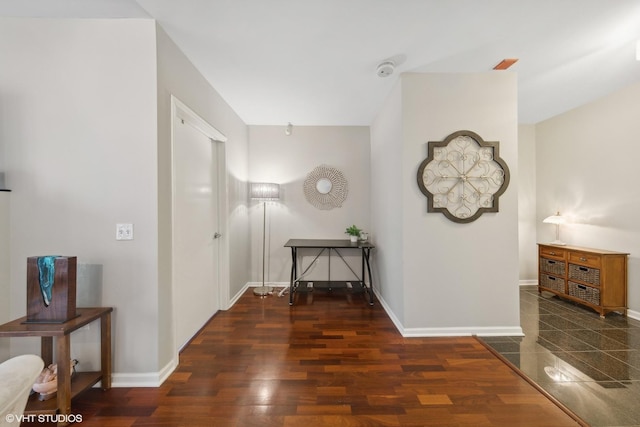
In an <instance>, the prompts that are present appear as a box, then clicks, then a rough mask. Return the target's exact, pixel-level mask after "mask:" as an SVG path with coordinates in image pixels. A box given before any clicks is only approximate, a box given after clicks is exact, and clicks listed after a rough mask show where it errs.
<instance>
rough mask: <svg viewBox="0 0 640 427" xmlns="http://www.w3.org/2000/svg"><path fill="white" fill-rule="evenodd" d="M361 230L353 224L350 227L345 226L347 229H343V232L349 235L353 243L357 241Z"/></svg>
mask: <svg viewBox="0 0 640 427" xmlns="http://www.w3.org/2000/svg"><path fill="white" fill-rule="evenodd" d="M361 232H362V230H361V229H360V228H358V227H356V226H355V225H352V226H351V227H347V229H346V230H345V233H347V234H348V235H349V237H350V238H351V241H352V242H354V243H355V242H357V241H358V238H359V237H360V233H361Z"/></svg>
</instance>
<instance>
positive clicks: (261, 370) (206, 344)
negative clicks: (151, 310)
mask: <svg viewBox="0 0 640 427" xmlns="http://www.w3.org/2000/svg"><path fill="white" fill-rule="evenodd" d="M72 413H74V414H81V415H82V426H83V427H90V426H100V427H105V426H107V427H108V426H118V427H130V426H190V427H192V426H206V427H209V426H212V425H213V426H216V427H221V426H234V427H236V426H243V427H244V426H261V427H268V426H279V427H300V426H305V427H326V426H350V427H355V426H416V427H417V426H470V427H471V426H472V427H477V426H505V427H507V426H508V427H513V426H530V427H543V426H548V427H560V426H576V425H578V424H577V423H576V421H575V420H574V419H573V418H571V417H570V416H569V415H568V414H567V413H565V412H563V410H561V409H560V408H559V407H558V406H557V405H555V404H554V403H552V402H551V401H550V400H549V399H548V398H547V397H546V396H544V395H543V394H542V393H540V392H539V391H538V390H537V389H536V388H535V387H533V386H532V385H531V384H529V383H528V382H527V381H525V380H524V379H523V378H521V377H520V376H519V375H518V374H517V373H515V372H514V371H513V370H512V369H511V368H509V367H508V366H507V365H506V364H505V363H503V362H502V361H501V360H499V359H498V358H497V357H496V356H495V355H493V354H492V353H491V352H490V351H489V350H488V349H487V348H486V347H485V346H484V345H483V344H482V343H480V342H479V341H478V340H477V339H476V338H474V337H446V338H404V337H402V336H401V335H400V333H399V332H398V331H397V329H396V328H395V326H394V325H393V323H392V322H391V320H390V319H389V317H388V316H387V314H386V312H385V311H384V309H383V308H382V307H381V305H380V303H379V302H377V301H376V303H375V304H374V305H373V306H369V304H368V303H367V301H366V299H365V298H364V296H363V295H362V294H352V293H348V292H347V291H338V290H337V291H335V292H333V294H327V293H321V292H316V291H314V292H309V293H301V294H297V295H296V304H295V305H294V306H292V307H290V306H289V305H288V298H286V297H285V298H278V297H275V296H269V297H266V298H259V297H256V296H254V295H253V294H252V292H251V290H248V291H247V292H246V293H245V294H244V295H243V296H242V297H241V298H240V300H239V301H238V302H237V303H236V304H235V305H234V306H233V307H232V308H231V309H230V310H228V311H224V312H219V313H218V314H217V315H216V316H215V317H214V318H213V319H212V320H211V321H210V322H209V323H208V324H207V325H206V327H205V328H204V329H203V330H202V331H201V332H200V333H199V334H198V335H197V336H196V338H195V339H194V340H193V341H192V342H191V343H190V344H189V345H188V346H187V348H186V349H185V350H184V351H183V352H182V354H181V356H180V365H179V366H178V368H177V369H176V371H175V372H174V373H173V374H172V375H171V376H170V377H169V379H168V380H167V381H165V383H164V384H163V385H162V386H161V387H159V388H117V389H111V390H108V391H106V392H103V391H102V390H99V389H90V390H87V391H86V392H85V393H83V394H81V395H79V396H78V397H77V398H76V399H74V401H73V404H72ZM34 425H38V426H39V427H41V426H42V425H41V424H34Z"/></svg>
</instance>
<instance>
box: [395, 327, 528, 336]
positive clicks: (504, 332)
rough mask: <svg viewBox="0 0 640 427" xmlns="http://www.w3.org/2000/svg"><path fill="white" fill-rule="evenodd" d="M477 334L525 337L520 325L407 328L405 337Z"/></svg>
mask: <svg viewBox="0 0 640 427" xmlns="http://www.w3.org/2000/svg"><path fill="white" fill-rule="evenodd" d="M473 335H477V336H479V337H503V336H508V337H523V336H524V332H522V328H521V327H520V326H454V327H445V328H409V329H405V330H404V333H403V334H402V336H404V337H464V336H473Z"/></svg>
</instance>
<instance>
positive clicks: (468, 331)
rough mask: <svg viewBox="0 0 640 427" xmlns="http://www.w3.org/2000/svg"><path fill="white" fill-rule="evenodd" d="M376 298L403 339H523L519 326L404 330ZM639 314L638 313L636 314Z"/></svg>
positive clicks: (389, 309) (383, 301) (385, 306)
mask: <svg viewBox="0 0 640 427" xmlns="http://www.w3.org/2000/svg"><path fill="white" fill-rule="evenodd" d="M374 293H375V294H376V297H377V298H378V301H379V302H380V305H381V306H382V308H383V309H384V311H386V312H387V315H388V316H389V318H390V319H391V321H392V322H393V324H394V325H395V327H396V329H398V332H400V334H401V335H402V336H403V337H405V338H409V337H413V338H421V337H460V336H473V335H477V336H480V337H502V336H509V337H523V336H524V332H523V331H522V327H520V326H456V327H445V328H405V327H404V326H403V325H402V322H401V321H400V319H398V318H397V317H396V316H395V314H394V313H393V311H391V308H390V307H389V305H388V304H387V302H386V301H385V300H384V298H382V296H381V295H380V294H379V293H378V292H376V291H375V289H374ZM638 314H640V313H638Z"/></svg>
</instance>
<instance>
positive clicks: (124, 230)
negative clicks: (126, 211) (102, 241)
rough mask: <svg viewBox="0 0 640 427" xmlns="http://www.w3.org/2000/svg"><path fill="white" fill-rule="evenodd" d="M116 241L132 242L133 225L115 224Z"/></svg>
mask: <svg viewBox="0 0 640 427" xmlns="http://www.w3.org/2000/svg"><path fill="white" fill-rule="evenodd" d="M116 240H133V224H116Z"/></svg>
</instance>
